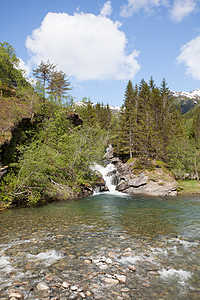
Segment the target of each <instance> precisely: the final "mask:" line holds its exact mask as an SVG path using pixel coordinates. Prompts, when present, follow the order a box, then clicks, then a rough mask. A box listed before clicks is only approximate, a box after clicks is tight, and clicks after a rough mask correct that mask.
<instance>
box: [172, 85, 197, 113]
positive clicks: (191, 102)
mask: <svg viewBox="0 0 200 300" xmlns="http://www.w3.org/2000/svg"><path fill="white" fill-rule="evenodd" d="M170 95H171V96H172V97H174V99H175V104H177V105H180V108H181V112H182V114H185V113H187V112H188V111H189V110H190V109H192V108H193V107H194V106H196V105H197V104H199V103H200V89H195V90H192V91H191V92H184V91H181V92H175V91H170Z"/></svg>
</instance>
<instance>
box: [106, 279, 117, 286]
mask: <svg viewBox="0 0 200 300" xmlns="http://www.w3.org/2000/svg"><path fill="white" fill-rule="evenodd" d="M104 281H105V283H107V284H112V285H113V284H118V283H119V281H118V280H116V279H113V278H104Z"/></svg>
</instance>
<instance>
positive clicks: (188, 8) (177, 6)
mask: <svg viewBox="0 0 200 300" xmlns="http://www.w3.org/2000/svg"><path fill="white" fill-rule="evenodd" d="M196 5H197V3H196V1H195V0H175V1H174V4H173V7H172V10H171V12H170V14H171V18H172V20H173V21H175V22H181V21H182V20H183V18H184V17H187V16H188V15H189V14H191V13H192V12H193V11H194V10H195V8H196Z"/></svg>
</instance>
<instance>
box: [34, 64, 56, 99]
mask: <svg viewBox="0 0 200 300" xmlns="http://www.w3.org/2000/svg"><path fill="white" fill-rule="evenodd" d="M55 67H56V66H55V65H54V64H51V63H50V62H49V61H47V62H46V63H45V62H43V61H42V62H41V63H40V65H39V66H38V67H37V68H36V69H34V70H33V75H34V76H35V77H36V78H38V79H39V80H40V81H41V82H42V84H43V97H42V98H43V103H44V102H45V90H46V83H47V82H48V81H49V79H50V75H51V74H52V72H53V71H54V69H55Z"/></svg>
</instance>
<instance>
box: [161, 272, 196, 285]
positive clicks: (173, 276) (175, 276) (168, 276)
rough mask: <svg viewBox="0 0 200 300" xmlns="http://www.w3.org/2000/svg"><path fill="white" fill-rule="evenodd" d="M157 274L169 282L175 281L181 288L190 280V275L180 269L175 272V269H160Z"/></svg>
mask: <svg viewBox="0 0 200 300" xmlns="http://www.w3.org/2000/svg"><path fill="white" fill-rule="evenodd" d="M158 274H159V275H160V277H161V278H162V279H163V280H165V281H167V282H169V281H174V280H177V282H178V284H180V285H181V286H185V284H186V282H187V281H188V280H189V279H190V278H191V276H192V273H191V272H188V271H184V270H182V269H180V270H176V269H173V268H172V269H169V270H166V269H162V270H161V271H158Z"/></svg>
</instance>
